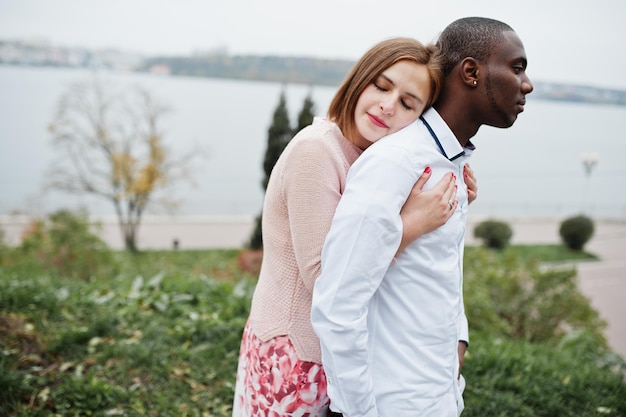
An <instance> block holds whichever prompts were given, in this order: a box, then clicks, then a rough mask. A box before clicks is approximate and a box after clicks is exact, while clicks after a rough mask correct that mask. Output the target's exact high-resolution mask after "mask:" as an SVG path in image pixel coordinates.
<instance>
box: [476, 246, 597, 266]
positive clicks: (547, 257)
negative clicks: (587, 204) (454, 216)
mask: <svg viewBox="0 0 626 417" xmlns="http://www.w3.org/2000/svg"><path fill="white" fill-rule="evenodd" d="M478 249H479V247H477V246H468V247H467V248H466V252H465V253H466V256H471V254H472V253H473V252H474V251H476V250H478ZM493 252H494V253H495V254H498V255H500V256H501V257H505V256H510V255H514V256H516V257H518V258H519V259H520V260H522V261H537V262H541V263H558V262H574V261H597V260H599V258H598V256H597V255H595V254H593V253H590V252H587V251H584V250H583V251H573V250H571V249H568V248H567V247H566V246H564V245H511V246H509V247H507V248H505V249H504V250H502V251H497V250H494V251H493Z"/></svg>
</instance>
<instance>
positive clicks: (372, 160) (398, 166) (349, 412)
mask: <svg viewBox="0 0 626 417" xmlns="http://www.w3.org/2000/svg"><path fill="white" fill-rule="evenodd" d="M375 145H377V144H375ZM375 145H372V147H370V149H368V150H366V151H365V152H364V153H363V155H361V157H359V159H358V160H357V161H356V162H355V164H354V165H353V166H352V168H351V169H350V172H349V174H348V179H347V183H346V189H345V191H344V194H343V196H342V198H341V200H340V202H339V205H338V207H337V211H336V212H335V216H334V218H333V222H332V225H331V228H330V231H329V233H328V236H327V239H326V242H325V244H324V248H323V250H322V273H321V275H320V277H319V279H318V280H317V282H316V283H315V286H314V291H313V304H312V312H311V320H312V324H313V328H314V329H315V331H316V333H317V335H318V336H319V338H320V341H321V348H322V362H323V366H324V370H325V372H326V375H327V379H328V394H329V397H330V399H331V408H332V409H333V410H336V411H340V412H342V413H343V414H344V416H346V417H350V416H366V417H370V416H372V417H373V416H377V408H376V403H375V398H374V393H373V381H372V376H371V373H370V369H369V353H368V330H367V312H368V303H369V302H370V300H371V298H372V297H373V296H374V294H375V292H376V290H377V288H378V287H379V285H380V283H381V282H382V280H383V277H384V275H385V272H386V271H387V268H388V267H389V265H390V263H391V261H392V259H393V256H394V254H395V252H396V250H397V249H398V246H399V245H400V241H401V238H402V220H401V218H400V209H401V208H402V205H403V204H404V202H405V201H406V198H407V196H408V195H409V192H410V191H411V188H412V186H413V185H414V183H415V181H416V180H417V176H418V173H419V172H421V171H420V169H419V167H415V166H411V164H410V163H409V162H407V161H406V160H405V161H404V163H402V161H401V159H402V158H403V157H404V158H405V159H406V158H407V156H406V155H402V154H399V155H394V152H387V153H384V152H380V151H379V149H374V148H375ZM384 149H387V148H384ZM392 151H393V149H392ZM399 159H400V160H399Z"/></svg>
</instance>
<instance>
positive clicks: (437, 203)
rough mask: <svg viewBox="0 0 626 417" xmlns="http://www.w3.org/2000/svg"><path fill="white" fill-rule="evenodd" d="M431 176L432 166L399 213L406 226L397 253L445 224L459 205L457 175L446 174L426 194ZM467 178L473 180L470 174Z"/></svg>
mask: <svg viewBox="0 0 626 417" xmlns="http://www.w3.org/2000/svg"><path fill="white" fill-rule="evenodd" d="M431 174H432V171H431V170H430V167H426V169H425V170H424V173H423V174H422V175H421V176H420V177H419V179H418V180H417V182H416V183H415V185H414V186H413V189H412V190H411V193H410V194H409V197H408V199H407V200H406V202H405V203H404V206H402V210H401V211H400V216H401V217H402V227H403V232H402V242H401V243H400V247H399V248H398V251H397V252H396V254H398V253H400V252H402V251H403V250H404V248H406V247H407V246H408V245H409V244H410V243H411V242H413V241H414V240H415V239H417V238H418V237H420V236H421V235H423V234H425V233H428V232H432V231H433V230H435V229H437V228H438V227H440V226H442V225H443V224H445V222H447V221H448V219H449V218H450V216H452V214H453V213H454V210H455V209H456V207H457V205H458V201H457V200H456V185H455V179H456V178H455V176H454V174H452V173H450V174H448V175H445V176H444V177H443V178H442V179H441V180H439V182H438V183H437V185H435V186H434V187H433V188H431V189H429V190H426V191H423V190H422V189H423V188H424V184H426V181H428V180H429V179H430V176H431ZM470 174H471V175H470ZM468 177H469V178H470V179H471V180H473V173H472V172H471V171H470V172H469V173H468ZM474 184H475V181H474Z"/></svg>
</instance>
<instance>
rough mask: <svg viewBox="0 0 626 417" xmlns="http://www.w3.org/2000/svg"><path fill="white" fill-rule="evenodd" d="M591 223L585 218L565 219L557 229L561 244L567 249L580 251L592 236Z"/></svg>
mask: <svg viewBox="0 0 626 417" xmlns="http://www.w3.org/2000/svg"><path fill="white" fill-rule="evenodd" d="M593 231H594V225H593V221H592V220H591V219H590V218H589V217H586V216H583V215H579V216H574V217H570V218H568V219H565V220H564V221H563V222H562V223H561V227H560V228H559V234H560V235H561V239H562V240H563V243H564V244H565V246H567V247H568V248H570V249H572V250H575V251H581V250H582V249H583V248H584V246H585V244H586V243H587V242H588V241H589V239H591V236H593Z"/></svg>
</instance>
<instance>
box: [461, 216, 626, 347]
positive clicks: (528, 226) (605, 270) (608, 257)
mask: <svg viewBox="0 0 626 417" xmlns="http://www.w3.org/2000/svg"><path fill="white" fill-rule="evenodd" d="M507 222H508V223H509V225H510V226H511V227H512V229H513V238H512V243H515V244H524V243H529V244H534V243H536V244H541V243H550V244H552V243H560V242H561V238H560V236H559V226H560V222H559V221H555V220H528V221H524V220H520V221H510V220H507ZM472 235H473V223H471V222H470V224H468V235H467V238H468V239H467V242H468V243H477V242H475V241H474V240H473V236H472ZM585 250H586V251H587V252H591V253H593V254H595V255H597V256H598V257H599V258H600V261H581V262H577V263H575V266H576V269H577V271H578V279H579V288H580V290H581V292H582V293H583V294H584V295H585V296H587V297H588V298H589V299H590V301H591V304H592V305H593V307H594V308H595V309H596V310H597V311H598V312H599V313H600V316H601V317H602V318H603V319H604V320H606V322H607V323H608V326H607V329H606V332H605V334H606V337H607V340H608V342H609V345H610V346H611V348H612V349H613V350H614V351H616V352H617V353H619V354H621V355H622V356H623V357H625V358H626V222H609V221H604V222H595V233H594V235H593V237H592V238H591V240H590V241H589V243H587V245H586V246H585Z"/></svg>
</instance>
